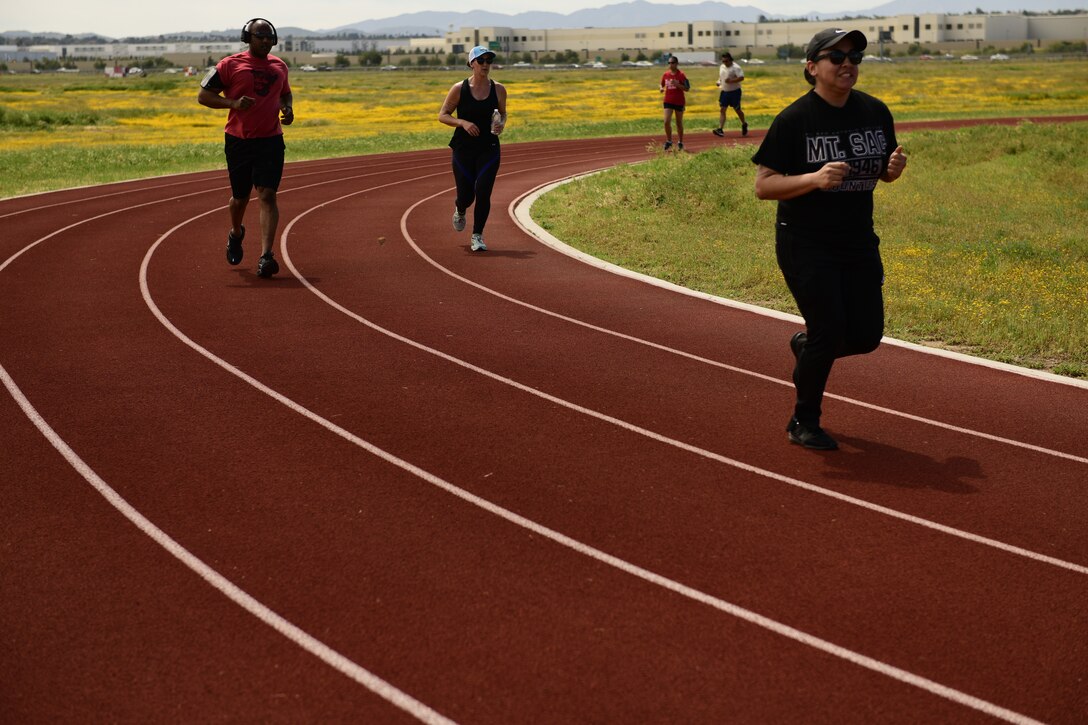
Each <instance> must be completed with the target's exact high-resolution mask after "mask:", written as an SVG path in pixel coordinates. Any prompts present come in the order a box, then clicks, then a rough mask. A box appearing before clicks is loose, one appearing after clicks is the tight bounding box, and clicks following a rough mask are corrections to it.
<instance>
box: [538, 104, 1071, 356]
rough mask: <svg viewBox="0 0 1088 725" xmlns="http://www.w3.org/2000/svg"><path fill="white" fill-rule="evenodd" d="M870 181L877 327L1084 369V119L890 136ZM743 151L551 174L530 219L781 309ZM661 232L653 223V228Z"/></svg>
mask: <svg viewBox="0 0 1088 725" xmlns="http://www.w3.org/2000/svg"><path fill="white" fill-rule="evenodd" d="M900 141H901V143H903V145H904V146H905V147H906V148H907V150H908V153H909V154H910V161H909V165H908V169H907V173H906V174H905V175H904V176H903V177H902V178H901V179H900V180H899V181H897V182H895V183H894V184H881V185H880V186H879V187H878V191H877V195H876V225H877V231H878V233H879V234H880V236H881V249H882V252H883V257H884V263H885V267H886V271H887V282H886V286H885V296H886V306H887V333H888V334H889V335H891V336H893V337H897V338H900V339H905V340H911V341H915V342H921V343H925V344H930V345H939V346H942V347H947V348H951V349H956V350H959V351H963V352H968V353H971V354H976V355H980V356H984V357H988V358H991V359H995V360H1000V361H1005V362H1010V363H1014V364H1017V365H1022V366H1026V367H1031V368H1039V369H1046V370H1051V371H1053V372H1056V373H1059V374H1062V375H1067V376H1072V377H1085V376H1088V235H1086V234H1085V233H1084V230H1085V229H1088V157H1086V156H1085V154H1083V153H1079V154H1078V153H1077V152H1076V149H1079V148H1083V147H1084V145H1085V144H1088V124H1085V123H1076V124H1057V125H1051V124H1046V125H1035V124H1023V125H1020V126H1017V127H1014V128H1009V127H997V126H978V127H972V128H965V129H960V130H955V131H926V132H914V133H904V134H902V136H901V137H900ZM752 153H753V149H752V148H751V147H748V148H745V147H720V148H718V149H715V150H713V151H709V152H705V153H702V154H698V155H692V154H678V155H671V154H670V155H667V156H664V155H662V156H658V157H657V158H654V159H653V160H651V161H649V162H648V163H645V164H639V165H631V166H624V167H620V168H616V169H613V170H610V171H608V172H605V173H602V174H598V175H595V176H593V177H588V178H586V179H582V180H579V181H576V182H572V183H570V184H567V185H564V186H562V187H560V188H558V189H556V190H555V191H553V192H551V193H550V194H548V195H546V196H545V197H543V198H542V199H540V200H539V201H538V202H537V203H536V205H534V207H533V217H534V219H536V220H537V221H538V222H539V223H540V224H541V225H542V226H543V227H544V228H546V229H548V230H549V231H550V232H552V233H553V234H555V235H556V236H558V237H559V238H561V239H563V240H564V241H567V242H569V243H570V244H572V245H573V246H575V247H577V248H579V249H582V250H584V251H586V252H588V253H590V254H592V255H594V256H597V257H600V258H602V259H605V260H608V261H610V262H613V263H615V264H618V265H620V266H623V267H626V268H628V269H632V270H635V271H639V272H643V273H645V274H649V275H652V276H654V277H658V278H661V279H665V280H668V281H671V282H674V283H676V284H679V285H683V286H685V287H689V288H691V289H696V290H701V291H704V292H709V293H712V294H716V295H720V296H723V297H728V298H731V299H736V300H741V301H745V302H750V303H752V304H757V305H761V306H765V307H769V308H772V309H777V310H783V311H787V312H793V313H796V307H795V305H794V303H793V300H792V298H791V297H790V295H789V292H788V290H787V289H786V287H785V284H784V283H783V282H782V278H781V275H780V273H779V271H778V267H777V264H776V262H775V259H774V230H773V220H774V213H775V208H776V205H775V203H774V202H761V201H759V200H757V199H756V198H755V194H754V191H753V184H754V171H755V169H754V166H753V164H752V163H751V160H750V159H751V155H752ZM665 230H668V233H667V234H666V233H665Z"/></svg>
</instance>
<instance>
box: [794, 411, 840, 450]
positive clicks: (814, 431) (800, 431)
mask: <svg viewBox="0 0 1088 725" xmlns="http://www.w3.org/2000/svg"><path fill="white" fill-rule="evenodd" d="M786 432H787V433H789V435H790V443H796V444H797V445H799V446H804V447H805V448H811V449H812V450H814V451H834V450H837V449H838V447H839V444H838V443H836V442H835V439H834V438H832V437H831V436H829V435H828V434H827V433H825V432H824V429H823V428H821V427H820V426H818V425H805V424H804V423H802V422H801V421H799V420H797V419H796V418H790V422H789V425H787V426H786Z"/></svg>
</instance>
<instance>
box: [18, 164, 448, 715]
mask: <svg viewBox="0 0 1088 725" xmlns="http://www.w3.org/2000/svg"><path fill="white" fill-rule="evenodd" d="M443 173H445V172H443ZM366 175H368V174H362V175H361V176H366ZM340 181H342V179H337V183H340ZM327 183H332V182H327ZM317 185H318V184H315V185H314V186H317ZM204 193H208V192H207V191H199V192H193V193H190V194H184V195H181V196H177V197H172V198H170V199H160V200H158V201H149V202H145V203H142V204H138V205H133V206H130V207H125V208H123V209H115V210H113V211H110V212H106V213H104V214H99V215H97V216H93V217H89V218H87V219H82V220H80V221H78V222H74V223H72V224H69V225H67V226H65V227H61V228H60V229H57V230H55V231H53V232H51V233H50V234H48V235H46V236H44V237H42V238H40V239H37V240H35V241H34V242H32V243H30V244H28V245H27V246H26V247H24V248H23V249H21V250H19V251H18V252H16V253H15V254H13V255H11V256H10V257H8V259H6V260H4V262H3V264H0V272H2V271H4V270H5V269H6V268H7V267H8V266H10V265H11V263H12V262H14V261H15V260H16V259H18V258H19V257H20V256H22V255H23V254H24V253H26V252H28V251H29V250H31V249H33V248H34V247H36V246H38V245H39V244H41V243H42V242H44V241H46V240H48V239H50V238H52V237H54V236H56V235H58V234H60V233H62V232H65V231H67V230H69V229H72V228H73V227H77V226H80V225H82V224H85V223H87V222H91V221H94V220H96V219H101V218H103V217H107V216H112V215H114V214H120V213H122V212H128V211H131V210H133V209H138V208H140V207H143V206H150V205H152V204H159V203H165V202H167V201H176V200H178V199H183V198H186V197H190V196H196V195H199V194H204ZM221 211H222V207H217V208H215V209H211V210H209V211H207V212H204V213H202V214H198V215H196V216H194V217H191V218H190V219H187V220H186V221H184V222H182V223H181V224H178V225H176V226H174V227H172V228H171V229H170V230H169V231H167V232H166V234H164V235H163V236H162V237H160V238H159V240H158V241H156V242H155V245H154V246H152V247H151V249H150V250H149V251H148V253H147V255H146V256H145V258H144V261H143V263H142V264H141V267H140V288H141V291H142V293H143V295H144V299H145V300H147V301H148V304H149V305H150V306H151V308H152V312H154V313H155V315H156V317H158V318H159V319H160V320H161V321H163V324H165V325H166V326H167V328H168V329H171V330H172V331H173V332H174V334H175V335H178V336H179V337H180V339H182V340H183V341H185V340H188V338H185V337H184V336H181V335H180V333H179V332H177V331H176V328H173V326H172V325H170V323H169V322H168V321H166V320H165V318H163V317H162V316H161V313H160V312H159V311H158V308H157V307H155V306H154V303H153V302H151V297H150V294H149V293H148V291H147V287H146V271H147V264H148V261H149V260H150V258H151V254H152V253H153V252H154V250H155V248H156V247H157V246H158V245H159V243H161V241H162V240H163V239H164V238H165V237H166V236H168V235H170V234H171V233H173V232H174V231H175V230H177V229H178V228H180V227H181V226H184V225H185V224H188V223H190V222H192V221H193V220H195V219H199V218H201V217H204V216H208V215H210V214H213V213H217V212H221ZM239 374H241V373H239ZM0 380H2V381H3V384H4V387H5V388H7V390H8V392H9V393H10V394H11V396H12V398H13V399H14V400H15V402H16V403H17V404H18V405H19V407H20V408H21V409H22V411H23V413H24V414H25V415H26V416H27V418H28V419H29V420H30V421H31V422H32V423H33V424H34V426H35V427H36V428H37V429H38V430H39V431H40V432H41V433H42V435H43V436H44V437H45V438H46V440H48V441H49V443H50V444H51V445H52V446H53V447H54V448H55V449H56V450H57V452H58V453H60V454H61V456H63V457H64V459H65V460H66V461H67V462H68V463H69V465H71V466H72V468H74V469H75V470H76V471H77V472H78V473H79V474H80V475H81V476H82V477H83V478H84V480H86V481H87V482H88V483H90V484H91V486H92V487H94V489H95V490H96V491H98V492H99V494H101V495H102V496H103V497H104V498H105V499H106V500H107V501H108V502H109V503H110V505H112V506H113V507H114V508H115V509H116V510H117V511H118V512H119V513H121V515H122V516H124V517H125V518H126V519H128V520H129V521H131V522H132V523H133V524H134V525H135V526H136V527H137V528H138V529H139V530H140V531H142V532H143V533H144V534H146V535H147V536H148V537H150V538H151V539H152V540H153V541H154V542H155V543H157V544H158V545H159V546H161V547H163V548H164V549H166V551H168V552H169V553H170V554H171V555H172V556H174V557H175V558H177V559H178V560H179V561H180V562H181V563H182V564H184V565H185V566H187V567H188V568H189V569H191V570H192V571H193V572H195V573H196V574H197V575H198V576H199V577H200V578H201V579H203V580H204V581H205V582H207V583H208V584H210V585H211V586H213V587H214V588H215V589H217V590H218V591H219V592H221V593H222V594H224V595H225V596H226V597H227V598H228V599H230V600H231V601H233V602H235V603H236V604H238V605H239V606H241V607H242V608H243V609H245V610H246V611H247V612H249V613H250V614H252V615H253V616H255V617H256V618H257V619H259V620H260V621H262V622H264V623H265V624H267V625H268V626H270V627H271V628H272V629H273V630H275V631H276V632H278V633H279V634H281V635H283V636H284V637H286V638H287V639H288V640H290V641H291V642H294V643H295V644H296V645H297V646H299V647H301V648H302V649H304V650H305V651H307V652H309V653H310V654H312V655H314V656H315V657H317V658H318V659H320V660H321V661H322V662H324V663H325V664H327V665H329V666H330V667H332V668H333V669H335V670H337V671H338V672H340V673H342V674H344V675H346V676H347V677H349V678H350V679H352V680H354V681H355V682H357V683H358V684H360V685H362V686H363V687H365V688H367V689H368V690H370V691H371V692H373V693H374V694H376V695H378V696H379V697H381V698H383V699H384V700H386V701H387V702H389V703H391V704H393V705H394V706H396V707H398V708H400V709H401V710H404V711H405V712H407V713H409V714H410V715H412V716H414V717H415V718H417V719H418V720H421V721H422V722H425V723H435V724H436V725H437V724H441V723H452V722H453V721H452V720H450V719H448V718H446V717H445V716H443V715H441V714H440V713H438V712H437V711H435V710H433V709H431V708H429V707H428V706H427V705H425V704H423V703H422V702H419V701H418V700H416V699H415V698H413V697H412V696H411V695H408V694H407V693H405V692H403V691H401V690H399V689H397V688H396V687H394V686H393V685H391V684H389V683H388V682H386V681H385V680H383V679H381V678H380V677H378V676H377V675H374V674H373V673H371V672H370V671H368V670H367V669H365V668H363V667H361V666H359V665H358V664H356V663H354V662H352V661H351V660H350V659H348V658H347V657H345V656H344V655H342V654H340V653H339V652H337V651H336V650H334V649H332V648H331V647H329V646H328V645H326V644H324V643H323V642H321V641H320V640H318V639H317V638H315V637H313V636H312V635H310V634H308V633H307V632H305V631H304V630H302V629H301V628H299V627H298V626H296V625H294V624H292V623H291V622H290V621H288V620H286V619H285V618H283V617H282V616H280V615H279V614H277V613H276V612H275V611H273V610H272V609H270V608H269V607H267V606H265V605H264V604H262V603H261V602H259V601H258V600H256V599H254V598H253V597H252V596H251V595H249V594H248V593H246V592H245V591H244V590H243V589H241V588H240V587H238V586H237V585H235V584H234V583H233V582H231V581H230V580H229V579H227V578H226V577H224V576H223V575H221V574H219V573H218V572H217V571H215V570H214V569H213V568H211V567H210V566H208V565H207V564H205V563H204V562H203V561H202V560H201V559H199V558H198V557H196V556H195V555H193V554H192V553H191V552H189V551H188V550H187V549H186V548H185V547H184V546H182V545H181V544H180V543H178V542H177V541H175V540H174V539H173V538H171V537H170V536H169V535H168V534H167V533H166V532H164V531H163V530H162V529H160V528H159V527H157V526H155V524H153V523H152V522H151V521H150V520H149V519H147V518H146V517H145V516H144V515H143V514H141V513H140V512H139V511H138V510H136V509H135V508H133V507H132V505H131V504H129V503H128V502H127V501H126V500H125V499H124V498H123V497H122V496H121V495H120V494H118V493H117V492H116V491H115V490H114V489H113V488H112V487H110V486H109V484H107V483H106V482H105V480H103V479H102V478H101V477H100V476H99V475H98V474H97V473H95V471H94V470H93V469H92V468H91V467H90V466H88V465H87V464H86V462H84V461H83V459H82V458H80V457H79V455H78V454H77V453H76V452H75V451H74V450H73V449H72V448H71V447H70V446H69V445H68V444H67V443H66V442H65V441H64V439H62V438H61V437H60V436H59V435H58V434H57V433H56V431H55V430H53V428H52V427H51V426H50V425H49V424H48V422H46V420H45V419H44V418H43V417H42V416H41V415H40V414H39V413H38V411H37V409H35V408H34V406H33V405H32V404H31V403H30V401H29V400H28V399H27V397H26V396H25V395H24V394H23V392H22V390H21V389H20V388H19V387H18V385H17V384H16V383H15V380H14V379H13V378H12V377H11V376H10V375H9V374H8V372H7V369H6V368H4V367H3V365H2V364H0Z"/></svg>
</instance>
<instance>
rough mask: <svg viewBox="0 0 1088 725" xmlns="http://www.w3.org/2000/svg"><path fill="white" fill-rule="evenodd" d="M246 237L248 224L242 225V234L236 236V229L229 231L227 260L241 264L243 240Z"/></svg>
mask: <svg viewBox="0 0 1088 725" xmlns="http://www.w3.org/2000/svg"><path fill="white" fill-rule="evenodd" d="M245 238H246V225H245V224H243V225H242V236H240V237H236V236H234V230H233V229H231V230H229V231H228V232H227V262H228V263H229V264H240V263H241V262H242V253H243V250H242V240H243V239H245Z"/></svg>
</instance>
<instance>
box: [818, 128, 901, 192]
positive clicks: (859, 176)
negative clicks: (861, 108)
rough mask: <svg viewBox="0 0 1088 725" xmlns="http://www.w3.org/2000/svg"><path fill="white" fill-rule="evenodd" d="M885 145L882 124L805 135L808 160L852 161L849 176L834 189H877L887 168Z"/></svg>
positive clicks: (821, 161) (820, 162) (820, 161)
mask: <svg viewBox="0 0 1088 725" xmlns="http://www.w3.org/2000/svg"><path fill="white" fill-rule="evenodd" d="M844 139H845V144H844ZM886 149H887V145H886V141H885V137H884V129H881V128H872V129H862V130H858V131H849V132H847V133H845V134H839V133H834V134H826V135H812V136H806V137H805V160H806V161H807V162H808V163H810V164H826V163H827V162H829V161H845V162H847V163H849V164H850V173H849V174H848V175H847V178H846V180H845V181H844V182H843V183H842V185H841V186H839V187H838V188H837V189H833V191H872V190H873V189H875V188H876V182H877V179H878V178H879V177H880V174H881V172H882V171H883V168H884V155H885V152H886Z"/></svg>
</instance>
